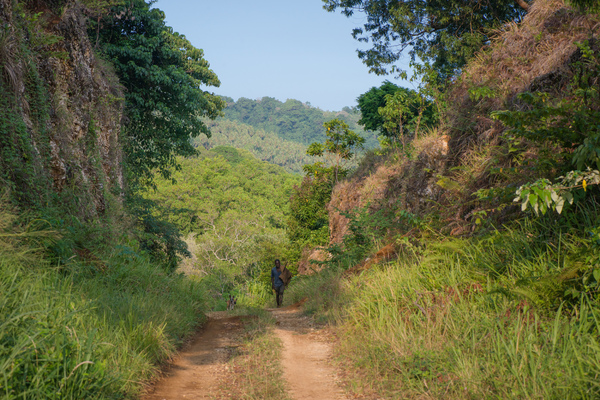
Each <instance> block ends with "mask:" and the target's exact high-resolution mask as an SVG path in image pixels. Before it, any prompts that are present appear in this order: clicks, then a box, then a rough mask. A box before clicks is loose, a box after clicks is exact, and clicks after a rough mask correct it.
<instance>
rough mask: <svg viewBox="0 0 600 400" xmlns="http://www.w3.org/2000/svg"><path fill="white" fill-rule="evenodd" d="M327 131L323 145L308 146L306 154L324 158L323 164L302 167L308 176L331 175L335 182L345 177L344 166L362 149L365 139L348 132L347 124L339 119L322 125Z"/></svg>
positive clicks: (350, 131) (317, 163)
mask: <svg viewBox="0 0 600 400" xmlns="http://www.w3.org/2000/svg"><path fill="white" fill-rule="evenodd" d="M323 126H324V127H325V129H326V130H327V132H326V135H327V140H326V141H325V143H312V144H311V145H310V146H308V149H307V150H306V154H308V155H310V156H314V157H323V156H324V157H326V159H327V162H326V164H327V165H331V167H328V168H326V167H325V163H323V162H316V163H315V164H313V165H306V166H304V171H305V172H306V173H307V174H308V175H315V176H316V175H317V174H318V173H319V172H323V173H331V174H332V175H333V178H334V179H333V180H334V182H337V180H338V176H340V175H342V176H344V175H346V173H347V172H348V170H347V169H346V165H347V163H348V161H349V160H351V159H352V157H354V154H355V152H356V150H359V149H362V147H363V144H364V142H365V139H364V138H363V137H362V136H360V135H358V134H356V133H355V132H354V131H352V130H350V128H349V127H348V124H347V123H345V122H344V121H342V120H339V119H337V118H336V119H332V120H331V121H327V122H325V123H324V124H323Z"/></svg>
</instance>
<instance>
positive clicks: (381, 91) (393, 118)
mask: <svg viewBox="0 0 600 400" xmlns="http://www.w3.org/2000/svg"><path fill="white" fill-rule="evenodd" d="M357 101H358V108H359V110H360V113H361V118H360V120H359V121H358V123H359V124H361V125H363V126H364V127H365V129H369V130H372V131H379V133H380V134H381V135H382V136H384V137H386V138H390V139H392V138H396V137H399V138H402V137H405V136H409V135H415V134H416V133H417V132H418V130H419V128H420V127H422V126H430V125H433V124H434V123H435V122H436V120H437V116H436V113H435V108H434V107H433V103H432V102H431V101H429V100H427V99H426V98H425V97H424V96H423V95H422V94H420V93H418V92H417V91H415V90H411V89H406V88H403V87H400V86H397V85H395V84H393V83H391V82H390V81H385V82H384V83H383V84H382V85H381V86H380V87H378V88H377V87H372V88H371V89H369V91H367V92H365V93H363V94H361V95H360V96H359V97H358V99H357Z"/></svg>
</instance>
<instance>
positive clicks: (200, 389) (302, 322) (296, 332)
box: [141, 305, 346, 400]
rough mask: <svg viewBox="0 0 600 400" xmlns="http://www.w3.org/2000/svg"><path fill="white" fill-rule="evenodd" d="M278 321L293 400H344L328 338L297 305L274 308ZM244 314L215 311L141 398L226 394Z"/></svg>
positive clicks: (161, 399)
mask: <svg viewBox="0 0 600 400" xmlns="http://www.w3.org/2000/svg"><path fill="white" fill-rule="evenodd" d="M269 311H271V312H272V314H273V316H274V317H275V319H276V321H277V322H276V324H277V326H276V329H275V331H274V333H275V334H276V335H277V337H278V338H279V339H280V340H281V341H282V342H283V346H284V350H283V355H282V360H281V361H282V366H283V369H284V377H285V379H286V381H287V383H288V385H287V388H288V389H289V395H290V397H291V398H292V399H293V400H305V399H315V400H343V399H346V397H345V396H344V394H343V391H342V390H341V389H340V388H339V385H338V384H337V382H338V379H337V377H336V375H335V370H334V368H333V367H332V366H331V365H330V363H329V359H330V357H331V346H330V343H331V341H330V339H329V338H328V336H327V334H326V333H325V331H323V330H320V329H317V328H315V327H314V324H313V323H312V320H311V319H310V318H307V317H304V316H302V314H301V312H300V310H299V305H294V306H290V307H286V308H281V309H271V310H269ZM243 319H244V317H239V316H236V317H231V316H229V315H228V314H227V313H226V312H218V313H211V314H210V315H209V320H208V322H207V324H206V326H205V328H204V329H203V330H202V331H201V332H200V333H199V334H198V336H197V337H196V338H195V339H194V340H193V341H192V342H191V343H190V344H188V345H187V346H186V347H185V348H184V349H182V351H181V353H180V354H179V356H178V357H177V358H176V359H175V360H174V361H173V362H172V364H171V366H170V367H169V368H168V370H167V371H165V376H164V377H163V378H162V379H161V380H160V381H158V382H157V383H156V384H155V385H154V386H153V387H152V388H151V389H150V390H149V392H148V393H147V394H146V395H144V396H143V397H142V398H141V399H142V400H175V399H186V400H189V399H192V400H193V399H214V398H228V397H227V395H226V394H225V393H223V392H221V391H220V390H221V389H222V387H223V386H222V376H224V375H227V374H231V373H232V372H233V371H228V368H229V367H228V366H227V361H228V360H229V358H230V357H231V354H232V352H233V350H234V348H235V346H236V344H237V343H239V338H240V337H241V335H242V334H243Z"/></svg>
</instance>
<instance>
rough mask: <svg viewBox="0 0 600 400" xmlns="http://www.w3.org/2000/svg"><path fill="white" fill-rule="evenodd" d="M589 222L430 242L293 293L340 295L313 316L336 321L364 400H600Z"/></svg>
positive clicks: (352, 380) (350, 374)
mask: <svg viewBox="0 0 600 400" xmlns="http://www.w3.org/2000/svg"><path fill="white" fill-rule="evenodd" d="M586 215H592V214H590V213H587V214H586ZM594 215H595V214H594ZM588 222H590V223H587V222H585V221H580V224H577V225H578V228H577V229H575V228H573V227H572V226H568V225H564V226H558V225H557V223H556V221H550V219H548V220H537V221H524V222H521V223H519V224H515V225H514V226H513V229H505V230H504V231H495V232H492V233H490V234H488V235H486V236H484V237H481V238H470V239H463V240H458V239H449V238H437V240H432V239H429V240H427V242H426V246H418V247H414V248H412V250H411V249H410V248H409V249H405V251H404V254H403V255H401V256H400V258H399V259H398V260H397V261H394V262H393V263H389V264H387V265H383V266H379V267H375V268H373V269H371V270H369V271H365V272H363V273H362V274H361V275H360V276H352V277H347V278H343V277H342V275H341V274H340V273H338V274H334V273H332V272H326V273H325V274H329V275H328V276H326V275H324V274H320V275H315V276H313V277H308V278H305V280H306V282H304V283H302V284H301V285H298V286H296V287H294V288H292V290H290V292H294V294H293V295H294V296H297V297H302V296H305V295H306V294H307V293H309V292H310V293H312V294H313V295H317V296H318V295H319V293H328V294H329V296H330V297H329V298H328V299H327V301H328V304H329V305H328V307H326V308H325V307H313V308H314V310H312V311H316V312H317V313H318V314H320V315H322V316H323V318H329V320H330V321H332V322H335V323H337V328H336V329H337V333H338V337H339V338H340V340H339V343H338V345H337V348H336V354H337V358H338V360H339V362H340V366H341V367H342V368H343V369H344V370H345V375H346V383H347V385H348V388H349V389H351V390H353V391H354V392H355V393H359V394H367V395H376V396H378V398H399V397H402V398H415V399H416V398H436V399H456V398H464V399H469V398H473V399H475V398H477V399H481V398H486V399H487V398H489V399H497V398H503V399H505V398H515V399H521V398H536V399H585V398H589V399H591V398H598V397H599V396H600V362H599V361H598V360H600V339H599V336H598V335H599V332H600V302H599V300H598V282H597V275H598V274H597V273H596V275H594V271H598V269H599V267H600V265H599V264H598V257H597V256H598V254H600V252H598V246H599V245H600V241H598V240H597V239H598V237H597V236H598V235H597V234H596V235H595V236H594V234H590V232H592V233H593V232H596V231H597V230H596V231H595V229H596V228H595V226H596V224H595V222H594V221H588ZM592 222H594V223H592ZM585 232H588V234H585ZM423 243H425V239H423ZM413 250H414V251H413ZM324 277H326V279H324ZM299 282H302V280H300V281H299ZM332 287H333V288H336V290H331V288H332ZM309 295H310V294H309ZM307 304H309V305H310V300H309V302H308V303H307ZM331 310H339V312H332V311H331Z"/></svg>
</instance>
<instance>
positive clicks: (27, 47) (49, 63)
mask: <svg viewBox="0 0 600 400" xmlns="http://www.w3.org/2000/svg"><path fill="white" fill-rule="evenodd" d="M53 7H54V8H56V6H55V5H54V6H53V5H52V4H51V3H50V2H45V1H42V0H38V1H37V2H28V3H25V2H16V1H10V0H0V29H1V30H0V44H2V46H0V47H2V50H0V67H1V69H2V74H1V77H0V80H1V81H2V82H1V84H0V92H2V96H4V98H5V103H4V104H2V110H0V113H2V114H1V116H2V117H3V121H9V122H10V123H4V124H3V125H2V129H3V130H4V132H2V135H5V138H6V139H7V140H4V141H2V142H0V146H2V151H3V153H6V154H19V153H23V154H22V156H21V157H16V156H15V157H12V158H10V157H9V158H10V159H11V160H12V161H10V163H9V162H8V161H7V158H6V157H5V160H4V161H5V162H4V164H3V165H1V166H0V167H1V168H2V169H4V171H3V172H4V177H3V178H4V179H6V180H9V181H11V182H12V185H13V187H14V188H15V190H17V191H21V192H28V191H29V192H30V191H33V190H34V189H35V188H34V187H33V186H37V185H39V184H40V180H39V178H40V177H44V178H46V181H47V184H48V186H50V187H51V189H52V190H53V191H54V192H55V193H62V192H63V191H71V192H72V193H73V194H74V195H75V196H77V197H78V198H79V199H80V200H83V201H85V202H86V204H85V205H84V206H83V208H85V213H87V214H89V213H91V214H96V213H103V212H104V210H105V208H106V196H107V195H109V191H110V190H111V189H114V188H119V187H122V186H123V170H122V166H121V162H122V155H121V149H120V134H121V118H122V104H123V100H122V97H123V96H122V93H121V89H120V87H119V85H118V80H117V78H116V77H115V75H114V74H113V73H112V71H111V69H110V66H109V65H108V64H106V63H104V62H103V61H102V60H100V59H98V58H97V57H96V55H95V54H94V49H93V46H92V44H91V43H90V40H89V38H88V34H87V31H86V27H85V22H86V16H85V13H86V10H85V9H84V7H83V6H82V5H80V4H79V3H77V2H67V3H66V4H65V5H63V7H62V8H61V9H60V10H56V9H53ZM9 138H10V139H9ZM33 181H35V182H37V183H36V184H35V185H34V184H32V183H31V182H33ZM24 196H26V193H25V194H24Z"/></svg>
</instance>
